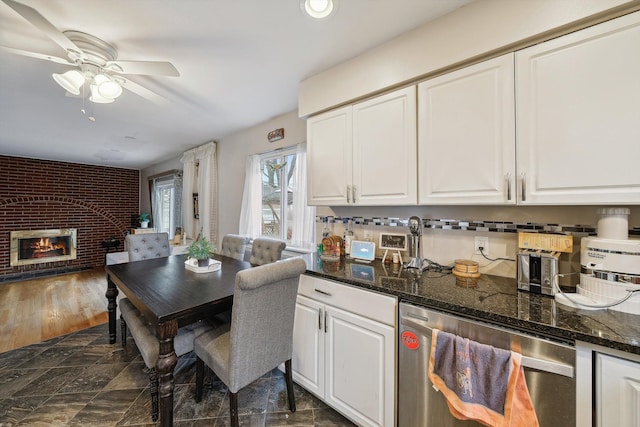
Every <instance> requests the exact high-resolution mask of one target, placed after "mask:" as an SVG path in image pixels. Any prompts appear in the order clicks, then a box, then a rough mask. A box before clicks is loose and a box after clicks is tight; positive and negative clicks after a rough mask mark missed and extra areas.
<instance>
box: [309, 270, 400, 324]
mask: <svg viewBox="0 0 640 427" xmlns="http://www.w3.org/2000/svg"><path fill="white" fill-rule="evenodd" d="M298 294H300V295H304V296H306V297H308V298H312V299H314V300H316V301H321V302H322V303H324V304H329V305H332V306H334V307H337V308H340V309H343V310H346V311H350V312H352V313H356V314H359V315H361V316H364V317H368V318H370V319H373V320H376V321H378V322H381V323H385V324H387V325H390V326H395V325H396V319H397V312H396V310H397V300H396V298H395V297H391V296H388V295H382V294H379V293H377V292H373V291H368V290H363V289H359V288H356V287H354V286H350V285H347V284H344V283H339V282H334V281H332V280H326V279H320V278H317V277H311V276H307V275H304V274H303V275H301V276H300V285H299V286H298Z"/></svg>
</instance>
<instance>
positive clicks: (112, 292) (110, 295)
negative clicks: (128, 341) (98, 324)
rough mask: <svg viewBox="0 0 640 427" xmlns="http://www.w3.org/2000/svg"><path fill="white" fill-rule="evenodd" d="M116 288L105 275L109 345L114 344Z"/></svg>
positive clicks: (116, 304)
mask: <svg viewBox="0 0 640 427" xmlns="http://www.w3.org/2000/svg"><path fill="white" fill-rule="evenodd" d="M118 293H119V292H118V288H117V287H116V284H115V283H113V281H112V280H111V277H109V275H107V293H106V294H105V296H106V297H107V311H108V313H109V344H113V343H115V342H116V307H117V306H118V303H117V302H116V298H117V297H118Z"/></svg>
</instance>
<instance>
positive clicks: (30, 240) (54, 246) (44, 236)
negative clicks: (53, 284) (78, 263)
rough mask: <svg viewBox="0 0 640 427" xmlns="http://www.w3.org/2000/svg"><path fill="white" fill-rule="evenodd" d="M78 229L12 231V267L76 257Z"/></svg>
mask: <svg viewBox="0 0 640 427" xmlns="http://www.w3.org/2000/svg"><path fill="white" fill-rule="evenodd" d="M76 237H77V230H76V229H75V228H63V229H55V230H24V231H12V232H11V257H10V265H11V266H12V267H14V266H19V265H30V264H40V263H47V262H56V261H67V260H73V259H76V258H77V256H76V244H77V238H76Z"/></svg>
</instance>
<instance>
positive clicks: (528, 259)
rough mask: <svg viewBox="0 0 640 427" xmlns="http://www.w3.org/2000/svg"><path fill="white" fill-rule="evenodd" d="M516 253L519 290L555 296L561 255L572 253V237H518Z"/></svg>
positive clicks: (534, 235)
mask: <svg viewBox="0 0 640 427" xmlns="http://www.w3.org/2000/svg"><path fill="white" fill-rule="evenodd" d="M518 247H519V248H520V249H519V250H518V252H517V253H516V258H517V269H518V289H521V290H524V291H529V292H532V293H536V294H543V295H550V296H553V295H555V293H556V291H557V286H556V285H557V279H558V274H559V273H560V259H561V256H562V254H563V253H571V252H573V237H572V236H569V235H565V234H547V233H519V234H518Z"/></svg>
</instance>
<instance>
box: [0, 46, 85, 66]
mask: <svg viewBox="0 0 640 427" xmlns="http://www.w3.org/2000/svg"><path fill="white" fill-rule="evenodd" d="M0 50H4V51H5V52H8V53H13V54H14V55H22V56H28V57H30V58H37V59H44V60H45V61H51V62H56V63H58V64H63V65H72V66H73V65H76V64H74V63H73V62H71V61H69V60H67V59H64V58H60V57H58V56H51V55H45V54H44V53H36V52H29V51H28V50H22V49H14V48H12V47H6V46H0Z"/></svg>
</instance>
